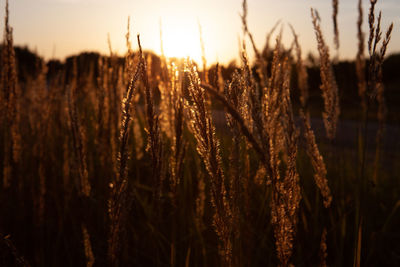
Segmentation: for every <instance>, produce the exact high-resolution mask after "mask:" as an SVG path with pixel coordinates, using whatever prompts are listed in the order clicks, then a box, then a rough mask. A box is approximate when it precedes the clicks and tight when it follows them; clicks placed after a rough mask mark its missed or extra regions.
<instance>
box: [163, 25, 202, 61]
mask: <svg viewBox="0 0 400 267" xmlns="http://www.w3.org/2000/svg"><path fill="white" fill-rule="evenodd" d="M162 46H163V49H164V54H165V56H166V57H177V58H186V57H190V58H191V59H193V60H194V61H196V62H197V63H201V53H202V52H201V44H200V33H199V28H198V26H197V25H196V24H195V23H194V25H192V24H190V23H186V24H185V23H170V24H169V25H168V24H167V25H165V24H163V25H162Z"/></svg>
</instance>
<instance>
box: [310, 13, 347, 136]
mask: <svg viewBox="0 0 400 267" xmlns="http://www.w3.org/2000/svg"><path fill="white" fill-rule="evenodd" d="M311 17H312V22H313V25H314V31H315V36H316V38H317V43H318V51H319V55H320V62H321V63H320V64H321V66H320V75H321V91H322V97H323V99H324V108H325V111H324V113H323V114H322V116H323V119H324V125H325V130H326V135H327V137H328V138H329V139H330V140H333V139H334V138H335V136H336V127H337V123H338V120H339V114H340V106H339V93H338V86H337V84H336V79H335V76H334V73H333V67H332V63H331V61H330V57H329V48H328V46H327V45H326V43H325V41H324V38H323V35H322V30H321V27H320V19H319V15H318V12H317V11H315V10H314V9H311Z"/></svg>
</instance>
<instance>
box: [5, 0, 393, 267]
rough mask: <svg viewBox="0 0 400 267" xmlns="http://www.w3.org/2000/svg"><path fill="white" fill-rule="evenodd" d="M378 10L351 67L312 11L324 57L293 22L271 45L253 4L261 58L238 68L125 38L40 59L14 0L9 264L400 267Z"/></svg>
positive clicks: (9, 40)
mask: <svg viewBox="0 0 400 267" xmlns="http://www.w3.org/2000/svg"><path fill="white" fill-rule="evenodd" d="M7 3H8V2H7ZM375 3H376V1H371V7H370V12H369V14H364V16H363V14H362V13H361V12H360V14H359V17H360V19H359V25H358V29H359V32H358V33H359V35H358V45H359V51H358V54H357V55H355V61H354V62H347V63H346V62H345V63H343V62H340V63H338V62H335V60H334V59H332V57H331V56H330V52H329V49H328V46H327V44H326V40H325V39H324V37H323V32H322V31H321V29H320V24H321V23H322V22H321V19H320V18H319V15H318V13H317V11H315V10H312V11H311V18H310V20H312V22H313V25H314V29H315V34H316V42H317V43H318V52H319V56H318V58H317V59H316V62H314V64H311V63H310V62H308V61H306V60H305V59H304V55H302V51H301V44H300V43H299V40H298V38H297V35H296V32H295V29H293V28H291V29H286V30H289V31H292V33H293V44H292V45H291V46H290V47H286V48H285V47H284V44H283V43H282V40H281V34H279V33H278V35H277V38H276V40H274V42H273V44H269V43H267V44H266V45H265V47H264V49H263V50H262V51H261V50H258V49H257V48H256V46H255V45H254V43H253V36H252V34H251V29H248V27H247V3H246V1H244V2H243V11H242V13H241V16H242V23H243V35H244V37H245V38H249V40H250V42H251V44H252V45H253V47H252V49H253V50H254V54H255V55H256V60H255V63H254V64H253V65H250V63H249V59H248V56H247V50H246V49H249V48H246V46H245V42H243V46H242V47H241V62H240V66H238V67H236V68H233V67H231V68H228V67H225V66H219V65H213V66H212V67H207V65H206V62H205V59H203V62H199V63H196V62H193V61H191V60H190V59H176V58H166V57H165V56H164V55H161V56H157V55H155V54H153V53H151V52H146V51H142V47H141V43H140V36H139V35H138V36H137V40H135V42H136V41H137V43H138V47H139V49H138V51H133V50H132V48H131V42H133V40H131V39H132V38H131V37H130V36H129V32H128V34H127V37H126V38H127V52H126V55H125V56H124V57H118V56H117V55H116V54H114V53H113V51H110V55H108V56H104V55H99V54H90V53H87V54H81V55H80V56H76V57H71V58H69V59H67V60H66V61H65V62H63V63H61V62H57V61H49V62H45V61H44V60H42V59H40V58H39V57H36V56H34V55H31V57H30V61H29V60H28V58H29V55H30V54H29V53H28V52H27V51H25V52H24V50H21V49H19V48H18V49H17V48H15V49H14V46H13V35H12V29H11V27H10V25H9V24H8V4H7V13H6V24H5V33H4V42H3V44H2V46H1V49H2V54H1V57H0V64H1V65H0V66H1V68H0V70H1V77H0V170H1V171H0V266H85V265H86V266H292V265H295V266H328V265H329V266H352V265H353V266H400V230H399V225H400V179H399V178H400V165H399V164H398V162H399V160H400V152H399V151H400V142H399V138H398V136H399V133H400V125H399V117H398V114H397V110H398V105H399V102H397V103H396V100H397V99H400V98H399V97H398V96H399V94H398V90H399V88H398V86H397V85H396V83H395V82H394V81H387V82H384V81H385V79H384V77H385V73H386V72H387V73H389V74H390V72H391V71H393V70H392V69H391V68H389V67H387V68H385V67H384V66H393V65H390V64H393V63H390V62H389V63H390V64H389V63H388V64H386V63H385V64H386V65H385V64H384V59H385V53H386V48H387V46H388V45H390V44H389V41H390V37H391V32H392V27H393V26H389V27H388V28H387V29H382V28H383V27H382V26H381V25H380V15H379V16H377V15H375V13H377V12H376V11H375V10H374V7H375ZM359 4H360V5H361V1H359ZM336 5H337V1H333V6H334V7H335V6H336ZM361 10H362V9H361V7H360V11H361ZM333 13H334V14H333V17H334V21H335V19H336V17H335V12H333ZM323 19H324V18H323ZM327 21H328V20H325V19H324V21H323V22H324V23H326V22H327ZM362 23H367V24H369V27H370V31H369V32H368V33H366V34H365V37H364V33H363V32H362V31H361V29H362V27H361V24H362ZM273 31H274V29H273V30H271V34H272V32H273ZM335 33H336V36H337V38H339V37H338V34H339V30H337V31H335ZM271 43H272V41H271ZM203 45H204V44H202V46H203ZM364 50H366V51H368V52H364ZM24 53H25V54H24ZM333 53H334V52H331V54H333ZM23 55H25V56H24V57H23ZM22 58H24V60H25V61H23V60H22ZM25 62H31V63H32V62H33V64H27V63H26V64H25V65H24V63H25ZM346 75H347V76H346ZM348 76H349V77H348ZM390 77H392V76H390ZM385 87H389V89H388V91H385ZM388 92H390V96H393V97H391V98H389V99H387V101H386V100H385V95H386V96H387V94H388ZM386 102H387V104H386ZM392 107H393V109H392Z"/></svg>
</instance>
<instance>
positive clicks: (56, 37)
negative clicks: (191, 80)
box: [0, 0, 400, 63]
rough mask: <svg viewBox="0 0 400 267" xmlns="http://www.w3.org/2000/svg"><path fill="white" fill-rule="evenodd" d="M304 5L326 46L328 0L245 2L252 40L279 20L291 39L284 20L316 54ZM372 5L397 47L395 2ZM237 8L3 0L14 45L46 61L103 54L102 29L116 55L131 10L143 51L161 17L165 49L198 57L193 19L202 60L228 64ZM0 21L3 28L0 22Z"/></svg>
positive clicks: (347, 52)
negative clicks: (315, 16) (316, 17)
mask: <svg viewBox="0 0 400 267" xmlns="http://www.w3.org/2000/svg"><path fill="white" fill-rule="evenodd" d="M357 2H358V1H357V0H346V1H344V0H341V1H339V3H340V6H339V17H338V23H339V29H340V42H341V48H340V57H341V58H354V57H355V51H356V48H357V39H356V20H357V16H358V13H357ZM0 3H1V6H0V8H1V12H0V15H1V17H4V5H5V0H1V1H0ZM311 7H314V8H316V9H317V10H318V11H319V12H320V15H321V18H322V28H323V31H324V35H325V39H326V42H327V43H328V44H330V45H331V47H333V45H332V44H333V37H332V32H333V29H332V19H331V13H332V7H331V0H248V24H249V28H250V31H251V32H252V33H253V35H254V37H255V40H256V43H257V46H258V47H259V48H260V49H262V47H263V46H264V44H265V36H266V33H267V32H268V31H269V30H270V29H271V27H272V26H273V25H274V24H275V22H276V21H278V20H281V21H282V25H283V36H284V37H283V38H284V41H285V43H286V45H287V46H288V45H289V44H290V43H291V40H292V39H291V37H292V36H291V33H290V30H289V28H288V27H287V25H288V23H290V24H292V25H293V26H294V28H295V29H296V31H297V32H298V34H299V38H300V43H301V45H302V48H303V51H304V53H308V52H309V51H312V52H314V53H315V51H316V47H317V45H316V41H315V36H314V32H313V27H312V24H311V18H310V8H311ZM368 7H369V1H367V0H364V9H365V11H364V26H365V31H367V23H366V21H367V18H366V16H367V14H368ZM377 10H382V13H383V23H382V24H383V28H384V29H386V28H387V26H388V25H389V23H390V22H391V21H393V22H394V23H395V28H394V31H393V33H392V41H391V43H390V45H389V53H390V52H398V51H400V34H399V28H398V27H399V26H400V15H399V14H400V1H399V0H380V1H378V4H377ZM241 12H242V0H201V1H197V0H196V1H195V0H190V1H188V0H186V1H183V0H10V23H11V26H12V27H13V28H14V39H15V43H16V44H18V45H28V47H29V48H31V49H34V50H35V49H36V51H37V52H38V53H39V54H40V55H42V56H44V57H45V58H47V59H49V58H52V57H56V58H60V59H63V58H64V57H66V56H68V55H72V54H75V53H79V52H81V51H99V52H101V53H107V51H108V45H107V34H108V33H109V34H110V38H111V42H112V47H113V50H115V51H117V52H118V53H119V54H120V55H123V54H124V53H125V51H126V47H125V34H126V28H127V18H128V16H130V17H131V36H132V37H133V38H132V39H133V40H134V41H135V39H136V38H135V36H136V34H137V33H140V35H141V41H142V45H143V47H144V48H145V49H149V50H154V51H155V52H156V53H159V52H160V20H161V21H162V31H163V42H164V50H165V53H166V55H167V56H188V55H189V56H191V57H193V58H194V59H195V60H199V59H200V55H201V48H200V41H199V40H200V37H199V27H198V23H200V24H201V27H202V33H203V39H204V44H205V52H206V56H207V60H208V62H210V63H212V62H215V61H219V62H222V63H228V62H229V61H230V60H232V59H234V58H237V57H238V40H239V38H242V26H241V21H240V16H239V14H240V13H241ZM0 26H1V27H2V28H3V26H4V20H1V23H0ZM133 43H134V48H135V47H136V43H135V42H133ZM248 47H249V48H250V46H248ZM248 50H250V49H248ZM249 54H250V56H251V55H252V53H251V52H250V51H249ZM332 54H333V51H332Z"/></svg>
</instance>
